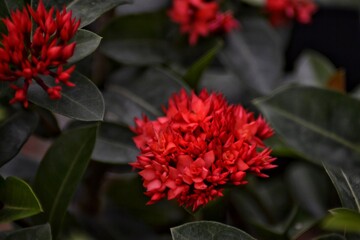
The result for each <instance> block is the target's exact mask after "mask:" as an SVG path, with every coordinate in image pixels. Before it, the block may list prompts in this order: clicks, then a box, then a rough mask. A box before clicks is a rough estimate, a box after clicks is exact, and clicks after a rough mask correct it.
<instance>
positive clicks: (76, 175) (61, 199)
mask: <svg viewBox="0 0 360 240" xmlns="http://www.w3.org/2000/svg"><path fill="white" fill-rule="evenodd" d="M97 126H98V125H97V124H92V125H90V126H87V127H83V128H78V129H74V130H71V131H67V132H64V133H63V135H61V136H60V137H59V138H58V139H57V140H56V141H55V142H54V143H53V145H52V146H51V147H50V149H49V150H48V151H47V153H46V155H45V157H44V159H43V160H42V161H41V163H40V166H39V169H38V171H37V173H36V177H35V183H34V190H35V192H36V193H37V195H38V197H39V199H40V201H41V204H42V205H43V208H44V214H41V215H39V216H38V218H37V222H39V223H44V222H49V223H50V225H51V229H52V231H53V236H57V234H58V233H59V231H60V229H61V225H62V221H63V218H64V216H65V212H66V210H67V207H68V205H69V203H70V200H71V198H72V196H73V194H74V192H75V190H76V187H77V185H78V183H79V181H80V180H81V177H82V175H83V174H84V172H85V170H86V167H87V165H88V162H89V159H90V156H91V153H92V151H93V148H94V145H95V139H96V132H97Z"/></svg>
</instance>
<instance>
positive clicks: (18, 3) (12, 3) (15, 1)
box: [0, 0, 25, 12]
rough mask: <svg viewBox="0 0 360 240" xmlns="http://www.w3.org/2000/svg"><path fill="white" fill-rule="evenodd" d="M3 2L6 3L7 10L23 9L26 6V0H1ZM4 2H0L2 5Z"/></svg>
mask: <svg viewBox="0 0 360 240" xmlns="http://www.w3.org/2000/svg"><path fill="white" fill-rule="evenodd" d="M1 2H3V4H5V6H6V8H7V10H8V11H9V12H10V11H13V10H16V9H20V10H21V9H22V8H23V7H24V6H25V1H24V0H1ZM1 5H2V4H0V6H1Z"/></svg>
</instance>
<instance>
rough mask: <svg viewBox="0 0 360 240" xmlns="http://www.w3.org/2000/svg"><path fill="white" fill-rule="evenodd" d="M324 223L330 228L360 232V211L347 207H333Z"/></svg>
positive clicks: (325, 226) (324, 225) (324, 226)
mask: <svg viewBox="0 0 360 240" xmlns="http://www.w3.org/2000/svg"><path fill="white" fill-rule="evenodd" d="M322 225H323V228H325V229H328V230H337V231H346V232H353V233H360V213H359V212H357V211H354V210H351V209H346V208H336V209H332V210H330V215H328V216H327V217H326V218H325V219H324V220H323V222H322Z"/></svg>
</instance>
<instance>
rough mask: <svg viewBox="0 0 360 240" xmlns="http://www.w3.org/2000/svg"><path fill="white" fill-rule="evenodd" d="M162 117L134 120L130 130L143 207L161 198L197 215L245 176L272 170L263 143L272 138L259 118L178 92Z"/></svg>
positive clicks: (214, 98) (209, 97)
mask: <svg viewBox="0 0 360 240" xmlns="http://www.w3.org/2000/svg"><path fill="white" fill-rule="evenodd" d="M164 112H165V116H163V117H159V118H157V119H156V120H154V121H150V120H149V119H148V118H147V117H146V116H144V117H143V118H142V119H137V118H136V119H135V127H134V128H133V129H132V130H133V131H134V132H135V133H136V134H137V136H135V137H134V142H135V144H136V146H137V147H138V148H139V149H140V152H141V153H140V155H139V156H138V157H137V160H136V162H134V163H131V165H132V166H133V167H134V168H136V169H139V170H141V171H140V172H139V174H140V176H141V177H142V178H143V181H144V182H143V185H144V187H145V188H146V192H145V194H146V195H147V196H149V197H150V201H149V202H148V204H153V203H155V202H157V201H159V200H160V199H162V198H167V199H169V200H170V199H177V201H178V202H179V204H180V205H183V206H185V207H189V208H192V210H193V211H195V210H197V209H198V208H199V207H200V206H203V205H205V204H207V203H208V202H209V201H211V200H213V199H215V198H217V197H220V196H222V192H223V188H224V187H225V185H231V184H232V185H241V184H246V183H247V182H246V180H245V177H246V174H247V173H253V174H255V175H257V176H260V177H267V175H265V174H264V173H263V170H266V169H271V168H274V167H275V165H274V164H272V162H273V161H274V160H275V159H274V158H272V157H271V156H270V152H271V150H270V149H268V148H266V147H265V145H264V143H263V140H264V139H266V138H268V137H270V136H271V135H272V134H273V130H272V129H271V128H270V127H269V126H268V124H267V123H266V122H265V120H264V119H263V118H262V117H257V118H256V117H255V116H254V114H253V113H251V112H248V111H246V110H245V109H244V108H243V107H242V106H240V105H229V104H228V103H227V102H226V100H225V99H224V97H223V96H222V95H221V94H216V93H211V94H209V93H208V92H207V91H206V90H203V91H201V93H200V94H199V95H198V96H197V95H196V94H194V93H191V94H189V95H188V94H187V93H186V92H185V91H184V90H182V91H181V92H180V93H179V94H175V95H173V97H172V98H171V99H170V100H169V104H168V108H167V109H166V108H164Z"/></svg>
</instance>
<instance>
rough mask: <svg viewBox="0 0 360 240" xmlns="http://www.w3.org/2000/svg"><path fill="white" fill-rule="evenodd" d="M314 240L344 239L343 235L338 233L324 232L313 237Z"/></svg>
mask: <svg viewBox="0 0 360 240" xmlns="http://www.w3.org/2000/svg"><path fill="white" fill-rule="evenodd" d="M314 240H346V238H345V237H343V236H341V235H340V234H335V233H334V234H326V235H322V236H319V237H317V238H314Z"/></svg>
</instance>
